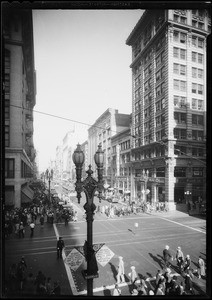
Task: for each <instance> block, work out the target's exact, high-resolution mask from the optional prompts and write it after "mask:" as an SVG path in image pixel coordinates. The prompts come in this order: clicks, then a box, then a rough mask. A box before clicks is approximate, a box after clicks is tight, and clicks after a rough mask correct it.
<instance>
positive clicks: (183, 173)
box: [174, 167, 186, 177]
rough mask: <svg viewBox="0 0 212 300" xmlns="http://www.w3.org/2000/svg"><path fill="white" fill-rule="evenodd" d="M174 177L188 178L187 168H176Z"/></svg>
mask: <svg viewBox="0 0 212 300" xmlns="http://www.w3.org/2000/svg"><path fill="white" fill-rule="evenodd" d="M174 177H186V168H185V167H174Z"/></svg>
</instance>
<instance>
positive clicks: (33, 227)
mask: <svg viewBox="0 0 212 300" xmlns="http://www.w3.org/2000/svg"><path fill="white" fill-rule="evenodd" d="M29 226H30V230H31V234H30V237H33V235H34V229H35V223H34V222H33V221H32V222H31V223H30V225H29Z"/></svg>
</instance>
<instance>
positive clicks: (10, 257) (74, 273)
mask: <svg viewBox="0 0 212 300" xmlns="http://www.w3.org/2000/svg"><path fill="white" fill-rule="evenodd" d="M74 203H76V200H75V202H74ZM95 203H97V202H95ZM83 204H84V203H83V201H82V204H80V205H78V204H77V205H75V208H76V209H77V210H78V212H79V213H78V215H79V218H78V222H69V224H68V226H65V225H64V223H60V224H53V225H51V224H48V223H45V226H44V228H43V229H42V228H41V227H40V224H39V223H38V222H37V225H36V227H35V234H34V237H33V238H30V237H29V236H30V230H29V228H27V229H26V235H25V238H24V239H19V238H14V237H13V238H10V239H9V240H6V242H5V264H6V266H5V267H6V274H7V272H8V269H9V267H10V266H11V264H12V263H13V262H15V263H17V262H18V261H19V260H20V258H21V256H22V255H24V256H25V259H26V262H27V265H28V271H30V272H32V273H33V276H36V275H37V273H38V271H39V270H42V271H43V273H44V274H45V275H46V277H48V276H50V277H51V278H52V281H53V282H54V281H56V280H59V282H60V285H61V290H62V294H63V295H71V294H74V295H86V281H85V280H84V278H83V276H82V274H81V271H82V270H83V269H86V263H85V261H84V260H83V261H81V265H79V267H78V268H77V270H72V269H71V268H70V265H69V264H67V263H65V262H66V261H67V259H68V257H70V256H69V255H71V254H70V253H71V251H73V248H74V246H82V245H83V244H84V241H85V240H86V232H87V231H86V230H87V223H86V221H85V219H84V218H83V210H82V206H83ZM135 223H138V227H135ZM58 236H62V237H63V239H64V242H65V246H66V247H65V251H64V255H63V259H60V260H58V259H57V258H56V242H57V237H58ZM93 243H94V244H99V243H104V244H105V246H107V247H108V248H109V252H110V253H113V254H114V255H113V257H112V258H111V260H110V261H109V262H108V263H107V264H106V265H105V266H102V265H100V264H98V267H99V278H96V279H94V294H95V295H109V294H110V292H112V291H113V288H114V283H115V281H116V280H115V277H116V268H117V265H118V256H123V260H124V263H125V275H126V278H125V279H126V283H124V284H121V285H120V288H121V290H122V294H123V295H129V294H130V292H129V285H128V281H129V279H128V273H129V272H130V267H131V266H135V267H136V271H137V273H138V274H139V276H140V278H142V277H144V276H145V277H146V279H147V280H146V282H147V285H148V288H149V289H151V288H154V276H155V275H156V272H157V270H158V269H160V268H162V267H163V265H162V262H161V261H162V251H163V249H164V247H165V245H167V244H168V245H169V246H170V249H171V252H172V254H173V256H175V254H176V248H177V246H181V247H182V250H183V252H184V254H185V255H186V254H190V256H191V260H192V268H193V269H196V268H197V260H198V256H199V255H202V257H203V258H204V259H206V221H205V220H204V219H203V218H197V217H193V216H188V215H187V214H185V213H181V212H168V213H154V214H140V215H132V216H129V217H120V218H113V219H107V218H106V216H105V215H102V214H101V213H97V214H96V215H95V220H94V222H93ZM175 266H176V263H175V261H173V266H172V268H171V271H172V275H173V274H176V276H177V278H178V280H179V281H180V280H181V279H182V278H181V276H180V275H179V274H178V270H177V269H176V267H175ZM151 285H152V286H151ZM103 286H106V288H104V287H103ZM194 290H195V294H204V292H205V291H206V281H205V280H204V279H197V277H194Z"/></svg>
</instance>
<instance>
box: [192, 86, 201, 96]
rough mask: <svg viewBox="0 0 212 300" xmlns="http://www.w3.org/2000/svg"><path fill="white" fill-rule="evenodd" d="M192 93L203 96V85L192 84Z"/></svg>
mask: <svg viewBox="0 0 212 300" xmlns="http://www.w3.org/2000/svg"><path fill="white" fill-rule="evenodd" d="M191 91H192V93H194V94H197V93H198V94H199V95H203V85H202V84H197V83H192V90H191Z"/></svg>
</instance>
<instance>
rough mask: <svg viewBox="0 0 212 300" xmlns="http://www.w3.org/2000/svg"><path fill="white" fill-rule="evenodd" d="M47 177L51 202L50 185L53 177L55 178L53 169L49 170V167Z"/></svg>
mask: <svg viewBox="0 0 212 300" xmlns="http://www.w3.org/2000/svg"><path fill="white" fill-rule="evenodd" d="M46 178H47V179H48V181H49V202H50V203H51V190H50V186H51V179H53V170H52V169H51V171H49V170H48V169H47V170H46Z"/></svg>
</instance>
